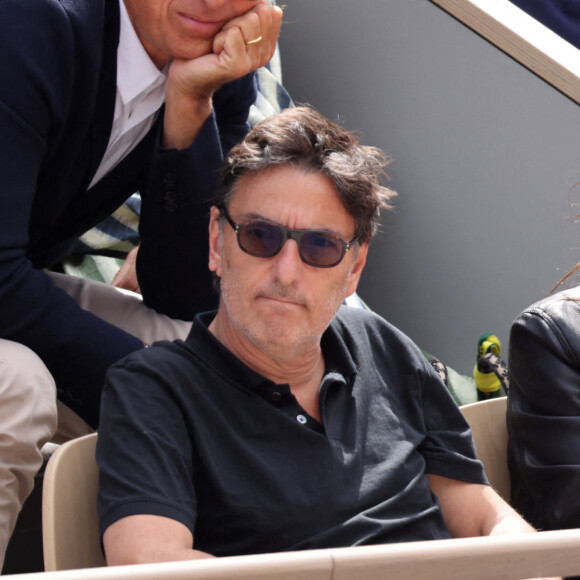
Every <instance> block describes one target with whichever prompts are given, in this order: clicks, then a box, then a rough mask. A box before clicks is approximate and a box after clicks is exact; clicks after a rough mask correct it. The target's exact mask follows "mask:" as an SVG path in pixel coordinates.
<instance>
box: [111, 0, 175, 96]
mask: <svg viewBox="0 0 580 580" xmlns="http://www.w3.org/2000/svg"><path fill="white" fill-rule="evenodd" d="M119 4H120V10H121V34H120V38H119V49H118V51H117V88H118V91H119V94H120V96H121V99H122V100H123V103H124V104H127V103H129V102H131V101H132V100H133V99H134V98H135V97H137V96H138V95H140V94H142V93H145V92H147V91H148V90H152V89H155V88H157V87H158V86H160V85H162V84H163V83H164V82H165V74H164V72H163V71H165V70H166V69H165V68H164V69H163V71H160V70H159V69H158V68H157V67H156V66H155V64H154V63H153V61H152V60H151V58H150V57H149V55H148V54H147V51H146V50H145V48H144V47H143V45H142V44H141V41H140V40H139V37H138V36H137V32H136V31H135V29H134V28H133V24H132V23H131V19H130V18H129V14H128V12H127V8H126V7H125V3H124V2H123V1H121V2H119Z"/></svg>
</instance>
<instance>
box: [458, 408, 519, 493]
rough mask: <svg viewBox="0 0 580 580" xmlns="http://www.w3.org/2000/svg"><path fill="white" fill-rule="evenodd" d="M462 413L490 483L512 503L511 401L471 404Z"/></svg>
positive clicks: (462, 409)
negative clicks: (509, 459) (509, 454)
mask: <svg viewBox="0 0 580 580" xmlns="http://www.w3.org/2000/svg"><path fill="white" fill-rule="evenodd" d="M460 409H461V411H462V413H463V415H464V416H465V418H466V420H467V422H468V423H469V426H470V427H471V431H472V433H473V441H474V443H475V449H476V450H477V455H478V457H479V459H480V460H481V462H482V463H483V466H484V468H485V473H486V475H487V478H488V479H489V482H490V483H491V485H492V487H493V488H494V489H495V490H496V491H497V492H498V493H499V495H501V497H503V498H504V499H505V500H506V501H507V502H509V501H510V493H511V479H510V473H509V470H508V463H507V442H508V434H507V426H506V410H507V397H500V398H497V399H488V400H487V401H478V402H477V403H470V404H468V405H463V406H462V407H460Z"/></svg>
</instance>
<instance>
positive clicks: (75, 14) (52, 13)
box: [0, 0, 118, 32]
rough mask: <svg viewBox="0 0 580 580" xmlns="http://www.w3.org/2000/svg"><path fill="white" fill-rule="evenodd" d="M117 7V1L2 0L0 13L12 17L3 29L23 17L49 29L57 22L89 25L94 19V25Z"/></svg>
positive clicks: (7, 30) (31, 23) (29, 21)
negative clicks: (23, 0)
mask: <svg viewBox="0 0 580 580" xmlns="http://www.w3.org/2000/svg"><path fill="white" fill-rule="evenodd" d="M115 7H118V0H93V1H91V2H87V1H86V0H26V2H22V0H2V2H0V13H2V14H3V15H9V16H10V17H11V20H10V21H9V22H10V24H11V26H10V27H6V29H4V28H3V31H4V32H9V30H10V29H14V26H13V24H14V20H16V22H18V21H20V20H21V19H24V18H26V19H27V20H28V23H29V25H30V26H34V25H40V24H44V28H48V29H49V30H50V28H51V27H52V26H54V25H55V24H57V23H62V24H63V25H67V23H68V25H69V26H72V27H76V26H78V25H81V24H82V25H84V24H86V25H89V24H91V20H92V25H93V27H95V25H98V23H99V21H102V20H103V18H105V17H108V16H109V15H110V14H114V8H115ZM105 8H107V9H105Z"/></svg>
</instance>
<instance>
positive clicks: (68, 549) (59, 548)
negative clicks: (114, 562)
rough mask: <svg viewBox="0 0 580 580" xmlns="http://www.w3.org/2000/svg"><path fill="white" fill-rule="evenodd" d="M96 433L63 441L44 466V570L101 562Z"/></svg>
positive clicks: (102, 563)
mask: <svg viewBox="0 0 580 580" xmlns="http://www.w3.org/2000/svg"><path fill="white" fill-rule="evenodd" d="M96 443H97V434H96V433H93V434H91V435H85V436H83V437H79V438H77V439H72V440H71V441H68V442H66V443H63V444H62V445H61V446H60V447H59V448H58V449H57V450H56V451H55V452H54V453H53V455H52V457H51V458H50V461H49V462H48V464H47V466H46V471H45V474H44V483H43V490H42V543H43V551H44V567H45V570H47V571H49V570H67V569H72V568H90V567H94V566H104V565H105V558H104V556H103V553H102V551H101V546H100V539H99V526H98V516H97V488H98V473H99V471H98V468H97V462H96V459H95V447H96Z"/></svg>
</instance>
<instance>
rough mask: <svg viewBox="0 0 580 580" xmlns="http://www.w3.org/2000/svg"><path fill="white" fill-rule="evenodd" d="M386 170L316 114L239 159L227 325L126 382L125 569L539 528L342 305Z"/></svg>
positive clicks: (103, 509)
mask: <svg viewBox="0 0 580 580" xmlns="http://www.w3.org/2000/svg"><path fill="white" fill-rule="evenodd" d="M385 165H386V158H385V157H384V155H383V154H382V152H380V151H379V150H377V149H375V148H373V147H365V146H362V145H360V143H359V142H358V140H357V139H356V138H355V137H353V136H352V135H350V134H349V133H347V132H346V131H344V130H343V129H342V128H340V127H338V126H337V125H335V124H333V123H331V122H329V121H327V120H326V119H324V118H323V117H321V116H320V115H319V114H318V113H316V112H314V111H312V110H311V109H308V108H297V109H289V110H287V111H284V112H282V113H281V114H280V115H277V116H276V117H272V118H270V119H267V120H266V121H263V122H262V123H261V124H259V125H258V126H257V127H256V128H255V129H254V130H253V131H252V132H251V133H250V134H249V135H248V137H247V138H246V139H245V140H244V141H243V142H242V143H241V144H240V145H238V146H236V147H235V148H234V149H233V150H232V152H231V154H230V156H229V158H228V159H227V161H226V162H225V165H224V168H223V173H222V185H221V188H220V190H219V191H218V194H217V196H216V200H215V206H214V207H213V208H212V214H211V221H210V231H209V241H210V256H209V266H210V269H211V270H212V271H213V272H214V273H215V275H216V280H219V285H220V305H219V309H218V311H217V313H215V312H211V313H205V314H202V315H200V316H198V317H197V318H196V320H195V322H194V325H193V328H192V331H191V333H190V335H189V337H188V338H187V340H185V341H177V342H174V343H168V342H163V343H157V344H155V345H153V346H152V347H151V348H149V349H146V350H144V351H142V352H138V353H135V354H132V355H130V356H129V357H127V358H126V359H124V360H123V361H121V362H120V363H118V364H116V365H114V367H112V368H111V370H110V371H109V374H108V379H107V384H106V387H105V392H104V397H103V409H104V412H102V414H101V416H102V417H103V419H102V422H101V426H100V430H99V443H98V449H97V457H98V461H99V465H100V469H101V482H100V496H99V512H100V517H101V531H102V534H103V536H102V537H103V544H104V548H105V553H106V557H107V562H108V563H109V564H121V563H131V562H144V561H164V560H178V559H189V558H201V557H209V556H227V555H238V554H251V553H260V552H275V551H284V550H299V549H308V548H325V547H334V546H351V545H359V544H378V543H386V542H397V541H409V540H421V539H431V538H433V539H435V538H447V537H450V536H476V535H485V534H492V533H493V534H498V533H511V532H531V531H533V530H532V528H531V527H530V526H528V525H527V524H526V523H525V522H524V521H523V520H522V519H521V518H520V517H519V516H518V515H517V514H516V513H515V512H514V511H513V510H512V509H511V508H510V507H509V506H508V505H507V504H506V503H505V502H503V500H501V498H499V496H498V495H497V494H496V493H495V492H494V491H493V490H492V489H491V488H490V487H489V486H488V485H487V482H486V478H485V475H484V473H483V469H482V466H481V463H480V462H479V461H478V460H477V459H476V457H475V453H474V449H473V444H472V441H471V437H470V435H469V429H468V426H467V424H466V423H465V421H464V419H463V417H462V415H461V413H460V412H459V410H458V409H457V407H456V405H455V403H454V402H453V400H452V398H451V396H450V395H449V393H448V391H447V389H446V388H445V386H444V385H443V383H442V382H441V381H440V379H439V378H438V377H437V375H436V374H435V372H434V371H433V370H432V368H431V366H430V365H429V364H428V363H427V361H426V360H425V358H424V357H423V356H422V354H421V352H420V351H419V349H418V348H417V347H416V346H415V345H414V344H413V343H412V342H411V341H410V340H409V339H408V338H407V337H406V336H404V335H403V334H402V333H401V332H399V331H398V330H397V329H395V328H393V327H392V326H391V325H390V324H388V323H387V322H386V321H385V320H383V319H382V318H380V317H379V316H377V315H375V314H373V313H371V312H368V311H366V310H363V309H356V308H349V307H346V306H341V305H342V303H343V301H344V299H345V298H346V297H347V296H349V295H351V294H352V293H354V291H355V290H356V287H357V284H358V281H359V278H360V275H361V272H362V270H363V267H364V264H365V260H366V255H367V251H368V244H369V240H370V238H371V237H372V235H373V234H374V232H375V230H376V227H377V224H378V218H379V210H380V209H384V208H388V207H389V203H390V200H391V198H392V196H393V193H392V192H391V191H389V190H388V189H386V188H384V187H382V186H381V185H380V183H379V182H380V176H381V173H382V172H383V170H384V167H385ZM194 540H195V541H194Z"/></svg>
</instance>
